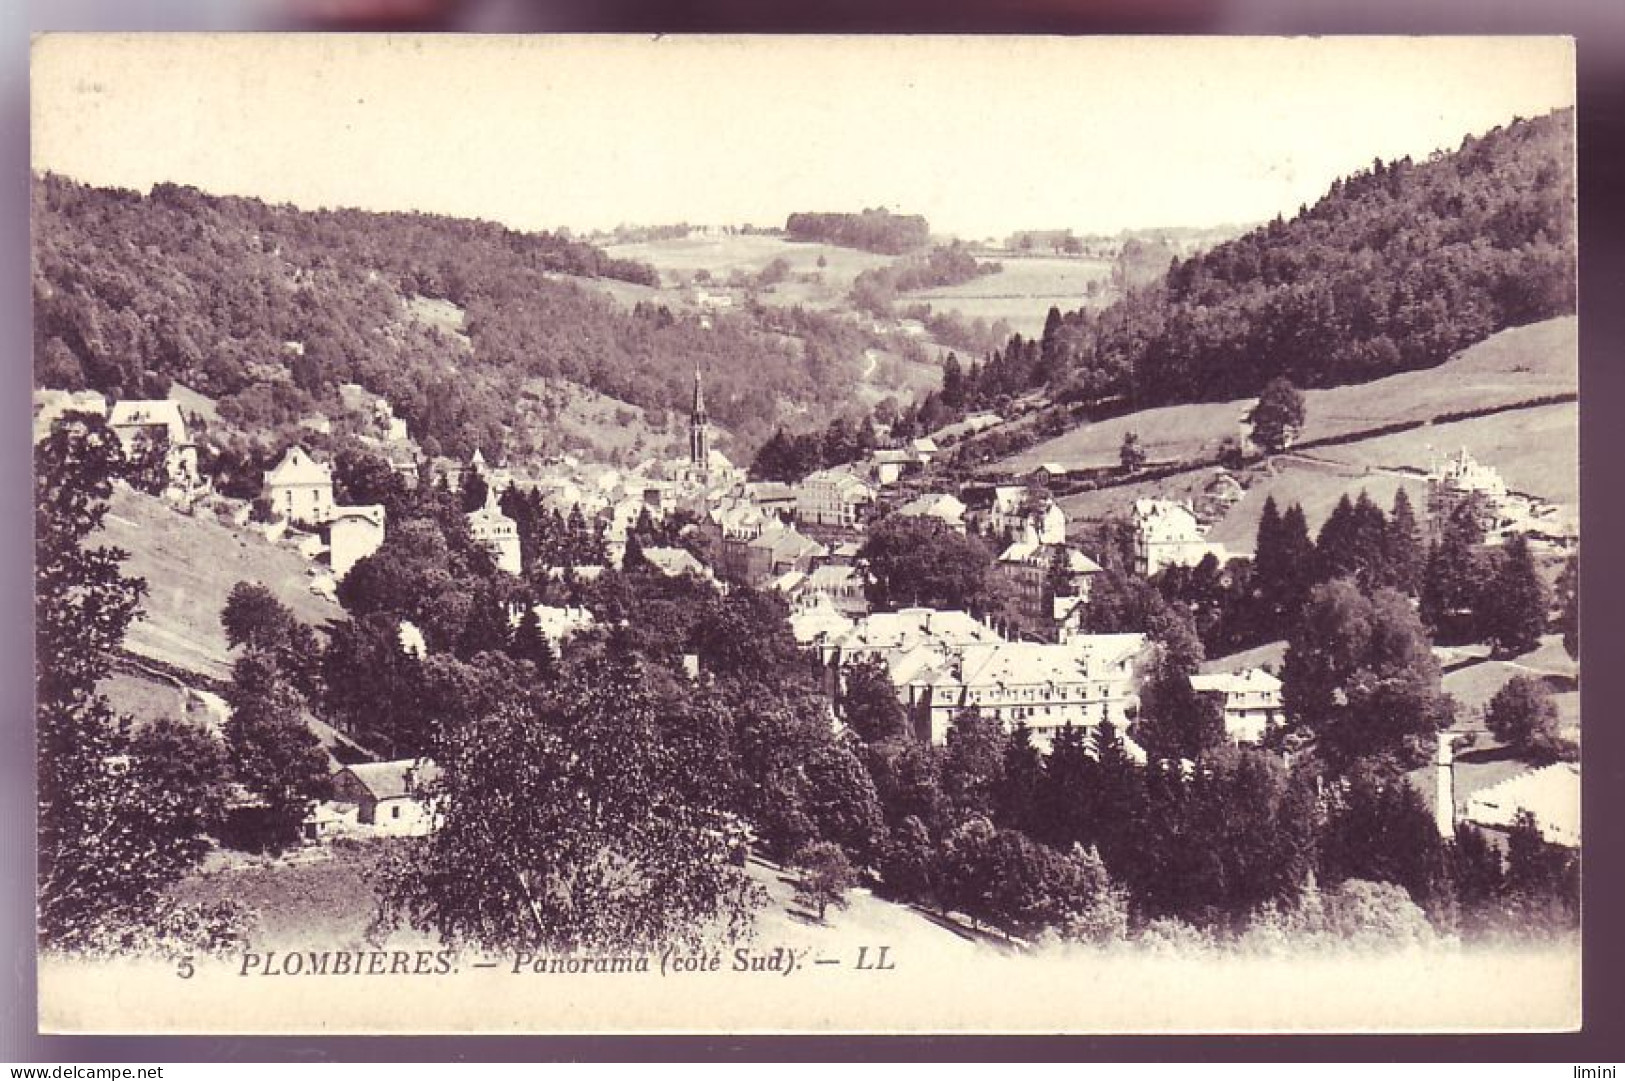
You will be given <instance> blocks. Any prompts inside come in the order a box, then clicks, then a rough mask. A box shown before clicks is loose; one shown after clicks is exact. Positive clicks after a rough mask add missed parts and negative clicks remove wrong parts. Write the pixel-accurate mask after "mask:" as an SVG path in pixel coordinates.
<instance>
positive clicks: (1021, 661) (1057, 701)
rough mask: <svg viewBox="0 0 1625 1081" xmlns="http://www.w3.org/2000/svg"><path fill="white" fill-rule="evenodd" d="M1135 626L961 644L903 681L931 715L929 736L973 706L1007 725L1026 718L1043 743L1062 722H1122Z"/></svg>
mask: <svg viewBox="0 0 1625 1081" xmlns="http://www.w3.org/2000/svg"><path fill="white" fill-rule="evenodd" d="M1144 649H1145V636H1144V635H1141V634H1097V635H1083V636H1079V637H1076V638H1073V639H1071V640H1070V641H1068V642H1064V643H1049V642H999V643H993V644H981V645H973V646H967V647H965V648H964V649H962V650H959V651H958V652H957V654H956V655H955V656H953V657H952V658H950V660H949V661H948V663H946V664H945V665H942V666H941V667H939V668H938V669H937V670H936V671H934V672H926V673H922V674H921V675H920V676H918V677H916V678H915V679H913V680H911V681H910V682H909V684H908V685H907V686H906V687H905V688H904V689H903V692H904V694H905V696H906V699H907V701H908V704H909V706H910V707H911V710H913V711H915V712H916V713H922V712H923V713H925V714H928V716H929V725H930V732H931V742H933V743H936V744H941V743H944V742H946V740H947V737H948V729H949V728H950V727H951V726H952V724H953V719H954V717H955V716H957V715H958V714H959V713H960V712H962V711H964V710H967V709H971V708H974V709H976V710H977V711H978V712H980V713H981V714H982V715H983V716H985V717H990V718H992V719H993V720H995V721H998V722H999V723H1000V724H1001V725H1003V726H1004V727H1005V728H1006V729H1009V728H1013V727H1014V726H1015V725H1016V724H1017V723H1023V724H1025V725H1026V726H1027V727H1028V728H1029V729H1031V730H1032V733H1033V743H1034V745H1035V746H1037V747H1038V748H1039V749H1040V750H1041V751H1047V750H1048V749H1049V747H1050V746H1051V743H1052V741H1053V739H1054V737H1055V734H1056V733H1057V732H1059V731H1060V730H1061V729H1062V728H1063V727H1065V726H1066V725H1069V724H1070V725H1072V726H1074V727H1082V728H1093V727H1095V726H1098V725H1099V724H1100V723H1101V722H1103V721H1109V722H1111V723H1112V724H1113V725H1115V726H1116V727H1117V728H1118V730H1119V731H1123V730H1125V729H1126V728H1127V726H1128V721H1129V712H1130V709H1131V707H1136V706H1137V705H1138V701H1139V700H1138V697H1137V695H1136V693H1135V690H1134V673H1135V663H1136V660H1137V659H1138V657H1139V656H1140V654H1141V653H1142V652H1143V651H1144Z"/></svg>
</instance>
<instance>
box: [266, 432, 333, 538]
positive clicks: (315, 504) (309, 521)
mask: <svg viewBox="0 0 1625 1081" xmlns="http://www.w3.org/2000/svg"><path fill="white" fill-rule="evenodd" d="M265 495H266V497H267V498H268V499H269V500H270V501H271V509H272V510H273V511H275V512H276V513H277V514H279V515H281V516H282V517H283V518H286V519H287V520H288V521H290V522H294V523H297V524H299V525H304V526H312V527H314V526H319V525H322V524H323V523H325V522H326V521H327V519H328V518H329V517H330V516H331V515H332V513H333V470H332V469H331V468H329V467H328V466H327V465H325V464H323V463H322V462H318V461H316V459H314V458H312V457H311V456H310V455H309V454H307V453H306V452H305V448H304V447H301V446H297V445H295V446H292V447H289V448H288V449H287V451H286V452H285V453H284V454H283V455H282V460H281V461H280V462H278V463H277V464H276V465H275V466H273V467H272V469H271V471H270V472H269V473H267V474H265Z"/></svg>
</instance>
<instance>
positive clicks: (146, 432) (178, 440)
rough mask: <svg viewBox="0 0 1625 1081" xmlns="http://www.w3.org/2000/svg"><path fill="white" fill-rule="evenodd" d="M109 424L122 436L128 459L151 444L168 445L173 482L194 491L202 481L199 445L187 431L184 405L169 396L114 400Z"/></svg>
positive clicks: (166, 464) (167, 467)
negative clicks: (140, 399)
mask: <svg viewBox="0 0 1625 1081" xmlns="http://www.w3.org/2000/svg"><path fill="white" fill-rule="evenodd" d="M107 426H108V427H109V428H111V429H112V430H113V434H114V435H117V436H118V440H119V446H121V447H122V448H123V449H124V456H125V457H126V458H128V457H130V456H132V455H134V454H136V453H137V452H138V451H140V450H141V449H142V444H143V442H144V443H145V444H146V445H147V446H159V447H163V448H164V468H165V471H166V472H167V473H168V474H169V481H170V483H171V484H172V485H174V486H175V487H177V488H180V489H182V490H183V491H190V490H191V489H192V488H194V487H196V486H197V484H198V483H199V480H200V478H199V476H198V466H197V444H195V443H193V442H192V440H191V437H190V436H189V435H188V434H187V431H186V418H185V417H183V416H182V415H181V404H180V403H179V402H176V401H172V400H170V399H168V398H159V399H155V400H151V401H139V400H135V399H128V398H127V399H125V400H124V401H120V402H114V403H113V406H112V408H111V409H110V410H109V411H108V413H107Z"/></svg>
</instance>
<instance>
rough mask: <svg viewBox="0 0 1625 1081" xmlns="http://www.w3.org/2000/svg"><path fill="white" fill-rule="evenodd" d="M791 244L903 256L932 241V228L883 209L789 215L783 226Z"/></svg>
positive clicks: (920, 219) (918, 219)
mask: <svg viewBox="0 0 1625 1081" xmlns="http://www.w3.org/2000/svg"><path fill="white" fill-rule="evenodd" d="M784 231H785V232H786V233H788V234H789V236H790V239H791V240H813V241H822V242H823V243H825V244H836V245H839V246H840V247H843V248H858V249H861V250H863V251H872V252H880V253H881V254H883V255H902V254H904V253H905V252H911V251H915V250H916V249H919V248H923V247H925V246H926V245H927V244H928V243H930V241H931V226H930V225H929V224H928V223H927V222H926V220H925V218H923V217H921V216H920V215H918V214H893V213H891V212H890V211H888V210H887V209H886V208H885V207H878V208H872V209H866V210H864V211H863V212H862V213H861V214H846V213H838V212H829V213H820V212H812V211H804V212H798V213H795V214H791V215H790V217H789V218H788V219H787V220H786V221H785V223H784Z"/></svg>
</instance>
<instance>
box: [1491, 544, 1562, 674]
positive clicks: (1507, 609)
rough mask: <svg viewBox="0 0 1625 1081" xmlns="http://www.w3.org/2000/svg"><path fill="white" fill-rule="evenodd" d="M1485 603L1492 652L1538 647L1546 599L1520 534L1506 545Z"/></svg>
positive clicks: (1542, 628) (1522, 650)
mask: <svg viewBox="0 0 1625 1081" xmlns="http://www.w3.org/2000/svg"><path fill="white" fill-rule="evenodd" d="M1485 601H1486V605H1485V607H1486V609H1487V610H1486V612H1485V615H1486V616H1487V617H1488V624H1489V626H1488V628H1487V629H1488V631H1489V638H1490V640H1491V641H1492V642H1494V643H1495V647H1496V649H1498V650H1499V651H1501V652H1502V653H1505V654H1511V655H1516V654H1519V653H1527V652H1529V651H1530V650H1532V649H1534V648H1535V647H1536V646H1538V645H1540V636H1541V635H1542V634H1544V633H1545V631H1546V609H1547V606H1548V604H1549V599H1548V595H1547V590H1546V583H1545V582H1543V581H1542V580H1541V577H1540V572H1539V571H1537V570H1536V569H1535V560H1534V556H1533V555H1532V554H1531V553H1530V551H1529V542H1528V540H1526V539H1525V538H1524V537H1523V536H1522V535H1519V536H1516V537H1513V538H1512V540H1510V541H1509V542H1507V546H1506V552H1505V554H1504V555H1503V556H1502V558H1501V560H1500V566H1499V568H1498V569H1497V572H1496V575H1495V582H1494V585H1493V587H1492V588H1491V590H1490V591H1489V593H1488V595H1487V596H1486V597H1485Z"/></svg>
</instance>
